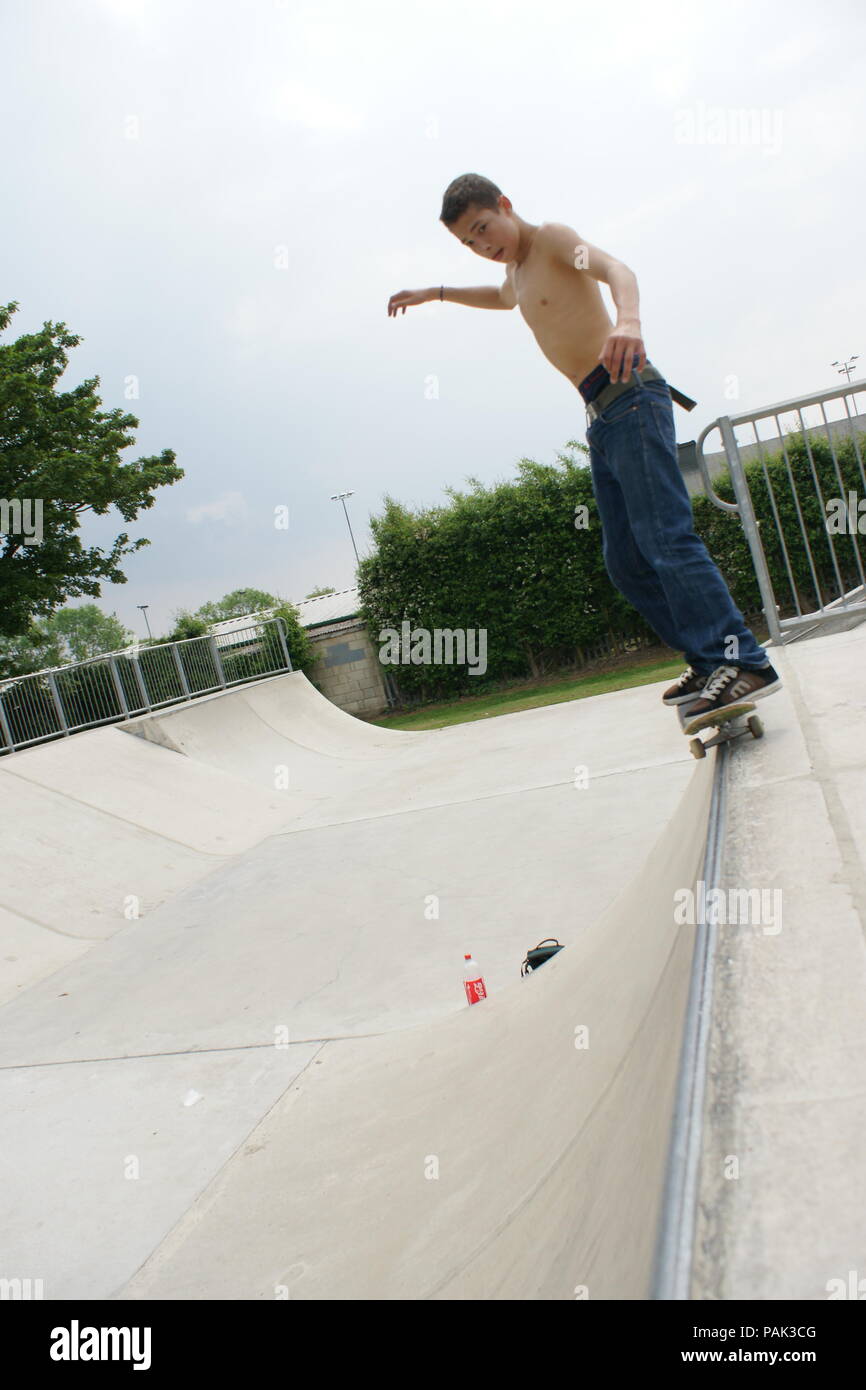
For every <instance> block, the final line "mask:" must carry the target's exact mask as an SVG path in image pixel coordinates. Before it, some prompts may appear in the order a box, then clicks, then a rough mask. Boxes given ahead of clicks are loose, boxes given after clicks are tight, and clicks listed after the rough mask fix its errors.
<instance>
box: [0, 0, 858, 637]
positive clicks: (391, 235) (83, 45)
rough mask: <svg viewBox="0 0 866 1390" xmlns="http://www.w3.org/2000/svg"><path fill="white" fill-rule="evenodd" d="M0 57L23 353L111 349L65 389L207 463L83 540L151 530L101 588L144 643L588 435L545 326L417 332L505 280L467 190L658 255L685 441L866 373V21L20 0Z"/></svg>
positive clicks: (796, 0) (217, 0) (796, 8)
mask: <svg viewBox="0 0 866 1390" xmlns="http://www.w3.org/2000/svg"><path fill="white" fill-rule="evenodd" d="M0 47H2V51H3V53H4V62H3V70H4V72H3V84H2V94H0V103H2V108H3V110H2V115H3V127H4V156H3V167H4V184H5V190H4V191H5V193H6V197H5V198H4V210H3V217H2V224H0V225H2V240H3V251H4V254H3V258H2V279H3V284H2V301H3V302H4V303H5V302H8V301H9V300H13V299H14V300H18V301H19V302H20V305H21V307H20V311H19V313H18V314H17V315H16V317H15V318H14V319H13V324H12V327H11V328H10V330H8V334H13V333H14V334H15V335H16V336H17V335H18V334H20V333H25V332H32V331H35V330H37V329H38V328H39V327H40V326H41V324H42V323H43V321H45V320H46V319H50V320H53V321H55V322H60V321H62V322H65V323H66V324H67V326H68V328H69V330H70V331H71V332H75V333H79V334H81V336H82V337H83V340H84V341H83V343H82V345H81V346H80V347H79V348H77V349H75V350H74V351H73V352H72V354H71V359H70V366H69V369H68V371H67V373H66V376H65V377H64V378H63V381H62V387H63V388H64V389H69V388H71V387H72V386H74V385H75V384H77V383H78V382H80V381H81V380H83V379H84V378H85V377H90V376H98V377H99V378H100V382H101V385H100V393H101V397H102V400H103V403H104V405H105V406H106V408H111V407H116V406H119V407H121V408H123V409H124V410H129V411H131V412H132V414H134V415H136V416H137V417H138V418H139V420H140V422H141V426H140V429H139V431H138V435H137V442H136V445H135V447H134V449H132V450H130V451H128V452H127V454H126V455H125V456H124V461H129V460H131V459H132V458H135V457H139V456H141V455H147V454H153V453H157V452H159V451H160V450H162V449H164V448H172V449H174V450H175V451H176V453H177V456H178V463H179V464H180V466H181V467H182V468H184V469H185V470H186V476H185V478H184V479H183V480H182V481H181V482H180V483H178V484H176V485H175V486H174V487H171V488H164V489H160V490H159V491H158V492H157V494H156V503H155V505H154V507H153V508H151V510H150V511H146V512H143V513H141V515H140V517H139V520H138V521H137V522H134V523H131V524H129V525H128V526H127V525H125V523H124V522H123V520H122V518H120V516H119V514H118V513H116V512H114V511H112V512H111V513H109V514H108V515H107V516H106V517H104V518H90V519H89V520H88V521H87V522H86V525H85V527H84V528H83V532H82V538H83V540H84V541H85V543H87V544H103V545H107V544H109V543H110V541H111V540H112V539H113V538H114V536H115V535H117V534H118V533H119V532H120V531H121V530H123V529H128V531H129V533H130V535H131V537H132V538H136V537H138V536H142V535H143V536H147V537H149V538H150V540H151V545H150V546H149V547H147V548H145V549H143V550H142V551H140V552H139V553H138V554H137V555H135V556H132V557H130V558H129V559H128V560H127V561H126V563H125V572H126V574H127V577H128V583H127V584H125V585H115V586H106V587H104V588H103V592H102V597H101V598H100V599H99V600H98V602H99V603H100V605H101V606H102V607H103V608H104V609H105V610H106V611H108V612H112V611H114V612H116V613H117V615H118V617H119V618H120V619H121V620H122V621H123V622H124V623H126V624H127V625H128V626H130V627H132V628H134V629H135V630H136V631H140V628H141V615H140V614H139V613H138V612H137V610H136V605H137V604H139V603H148V604H150V616H151V623H152V626H153V629H154V631H155V632H157V633H158V632H164V631H166V630H167V629H168V627H169V625H170V623H171V620H172V615H173V614H174V613H175V612H176V611H177V610H178V609H180V608H191V609H194V608H196V607H197V606H198V605H199V604H200V603H202V602H204V601H205V600H207V599H216V598H219V597H220V596H221V595H222V594H224V593H225V592H227V591H229V590H231V589H234V588H239V587H246V586H253V587H256V588H261V589H265V590H268V591H270V592H276V593H279V594H281V595H283V596H285V597H288V598H290V599H293V600H295V601H297V600H299V599H301V598H303V597H304V595H305V594H306V593H307V592H308V591H309V589H311V588H312V587H314V586H316V585H333V586H335V587H336V588H345V587H348V586H349V585H351V584H352V583H353V582H354V555H353V552H352V548H351V543H350V540H349V535H348V531H347V528H346V523H345V520H344V517H343V511H342V507H341V506H340V504H339V503H337V502H333V501H331V500H330V495H331V494H332V493H334V492H337V491H339V490H342V489H352V490H353V492H354V496H353V497H352V498H351V499H350V500H349V504H348V505H349V507H350V515H351V518H352V523H353V526H354V529H355V535H356V540H357V543H358V548H359V551H360V552H361V554H362V555H363V554H364V553H366V552H368V551H369V549H370V545H371V541H370V532H369V518H370V516H371V515H376V514H378V513H379V512H380V510H381V507H382V499H383V497H384V496H385V495H388V494H390V495H392V496H395V497H397V498H398V499H400V500H401V501H403V502H405V503H407V504H409V505H418V506H427V505H437V504H439V503H443V502H446V501H447V499H446V498H445V496H444V494H443V488H444V487H446V486H449V485H451V486H456V487H458V488H459V487H461V486H462V485H463V483H464V481H465V479H466V478H467V476H469V475H475V476H477V477H479V478H481V479H482V480H484V481H486V482H492V481H494V480H496V479H500V478H508V477H510V476H513V472H514V465H515V462H516V461H517V460H518V459H520V458H521V457H524V456H528V457H531V458H535V459H539V460H542V461H548V462H552V461H553V460H554V459H555V457H556V453H557V451H558V450H561V449H562V448H564V446H565V444H566V442H567V441H568V440H569V439H580V440H582V439H583V438H584V435H585V428H584V427H585V415H584V411H583V407H582V403H581V400H580V397H579V396H578V394H577V392H576V391H575V389H574V388H573V387H572V386H571V385H570V383H569V382H568V381H567V380H566V378H565V377H564V376H561V375H560V374H559V373H558V372H557V371H556V370H555V369H554V368H553V367H551V366H550V364H549V363H548V362H547V361H546V360H545V359H544V357H543V356H542V355H541V353H540V351H539V350H538V348H537V346H536V344H535V341H534V339H533V337H532V335H531V333H530V331H529V329H528V328H527V326H526V325H525V323H524V322H523V321H522V319H521V318H520V315H519V313H518V312H514V313H511V314H506V313H489V312H484V311H479V310H474V309H468V308H464V307H462V306H459V305H454V304H444V305H440V304H438V303H436V304H425V305H422V306H420V307H418V308H414V309H409V310H408V311H407V312H406V314H405V315H400V316H399V317H398V318H397V319H389V318H388V316H387V313H386V306H387V302H388V298H389V296H390V295H391V294H392V293H394V292H395V291H397V290H400V289H407V288H413V289H414V288H420V287H424V286H429V285H438V284H440V283H442V282H443V281H444V282H445V283H446V284H451V285H478V284H489V283H495V282H497V281H498V280H499V279H501V278H502V272H501V271H500V270H497V269H496V268H495V267H493V266H490V265H488V264H485V263H483V262H482V261H481V260H480V259H479V258H478V257H476V256H474V255H473V254H472V253H471V252H470V251H468V250H466V249H465V248H462V247H460V245H459V244H458V243H457V241H456V239H455V238H454V237H453V236H452V235H451V234H450V233H449V232H448V231H447V230H446V229H445V228H444V227H443V226H442V225H441V224H440V223H439V221H438V217H439V210H440V207H441V199H442V193H443V191H444V189H445V187H446V186H447V184H448V183H449V182H450V180H451V179H452V178H454V177H455V176H456V175H457V174H460V173H464V172H466V171H469V170H472V171H477V172H480V173H483V174H486V175H487V176H488V177H489V178H492V179H493V180H494V181H495V182H496V183H498V184H499V186H500V187H501V188H502V189H503V191H504V192H505V193H507V194H508V196H509V197H510V198H511V200H512V202H513V204H514V208H515V211H516V212H517V213H519V214H520V215H521V216H522V217H524V218H526V219H527V220H528V221H530V222H533V223H538V222H542V221H548V220H549V221H558V222H565V223H568V224H569V225H570V226H572V227H573V228H574V229H575V230H576V231H577V232H578V234H579V235H581V236H583V237H585V238H586V239H587V240H589V241H591V242H595V243H596V244H597V245H599V246H601V247H603V248H604V249H605V250H606V251H609V252H610V253H612V254H613V255H615V256H618V257H619V258H620V259H622V260H624V261H625V262H626V264H627V265H629V266H631V268H632V269H633V270H634V271H635V273H636V274H637V277H638V282H639V285H640V290H641V310H642V324H643V331H644V340H645V343H646V346H647V350H648V353H649V356H650V357H651V359H652V360H653V361H654V362H655V363H656V364H657V365H658V366H660V367H661V369H662V370H663V371H664V372H665V374H666V376H667V377H668V380H669V381H671V382H672V383H673V384H674V385H677V386H679V387H680V388H681V389H682V390H684V391H685V392H686V393H688V394H689V395H691V396H693V397H695V398H696V399H697V401H698V406H697V409H696V410H694V411H693V412H692V413H691V414H689V415H686V414H685V413H684V412H682V411H681V410H680V409H679V408H676V409H675V416H676V420H677V430H678V436H679V439H680V440H681V441H683V440H687V439H693V438H696V437H697V435H698V434H699V433H700V431H701V430H702V429H703V428H704V427H705V426H706V425H707V424H708V423H709V422H710V421H711V420H713V419H715V418H716V417H717V416H718V415H720V414H725V413H735V412H736V411H737V410H746V409H749V408H751V407H757V406H760V405H763V404H769V403H770V402H773V401H777V400H784V399H787V398H790V397H792V396H796V395H799V394H801V393H805V392H808V391H811V390H818V389H821V388H824V387H829V386H832V385H833V383H834V381H835V380H836V375H835V372H834V369H833V368H832V367H831V366H830V363H831V362H832V361H833V360H834V359H837V358H845V357H847V356H849V355H850V354H853V353H860V354H861V355H862V357H863V362H864V363H866V340H864V331H863V329H864V312H863V311H864V298H866V295H864V289H866V277H864V269H863V264H864V263H863V257H862V237H863V230H862V229H863V225H864V191H863V189H864V181H863V178H862V169H863V134H862V132H863V129H864V115H866V110H864V108H866V85H864V83H863V78H862V54H863V52H864V48H866V10H864V7H863V5H862V3H860V0H829V2H828V3H826V4H824V5H822V6H815V5H814V4H813V3H804V0H764V3H762V4H760V5H755V4H754V3H752V0H733V3H726V4H724V5H720V4H718V3H715V2H714V3H708V0H687V2H686V3H674V2H673V0H653V3H652V4H645V3H640V4H638V3H634V0H622V3H620V4H618V5H609V6H600V5H598V4H597V3H593V4H589V3H583V0H535V2H534V3H533V4H526V3H519V4H518V3H514V0H495V3H494V2H493V0H490V2H489V3H488V0H475V3H473V4H466V3H465V0H438V3H436V4H429V3H413V0H372V2H370V0H336V2H335V3H330V2H329V0H317V3H315V4H304V3H302V2H301V0H243V3H241V0H234V2H232V0H4V3H3V5H2V7H0ZM605 293H607V291H605ZM8 334H7V337H8ZM857 374H858V376H859V375H863V374H864V373H863V372H862V371H858V373H857ZM130 392H133V393H135V392H137V395H130ZM279 507H288V509H289V518H290V525H289V527H288V529H287V530H285V529H277V528H276V527H275V525H274V511H275V508H279ZM80 601H87V600H76V602H80Z"/></svg>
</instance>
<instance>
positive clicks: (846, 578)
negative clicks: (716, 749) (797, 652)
mask: <svg viewBox="0 0 866 1390" xmlns="http://www.w3.org/2000/svg"><path fill="white" fill-rule="evenodd" d="M864 392H866V381H856V382H849V383H848V384H847V385H846V386H836V387H833V388H832V389H831V390H829V391H817V392H815V393H813V394H812V395H810V396H799V397H796V398H795V399H793V400H789V401H782V402H780V403H779V404H778V405H771V406H767V407H765V408H764V409H761V410H753V411H748V412H746V413H744V414H742V415H730V416H728V415H726V416H722V417H721V418H720V419H718V420H715V421H713V423H712V424H711V425H708V426H707V428H706V429H705V430H704V431H703V433H702V434H701V435H700V437H699V439H698V441H697V445H696V455H697V463H698V467H699V469H700V472H701V477H702V478H703V482H704V488H705V491H706V494H707V496H708V497H709V498H710V499H711V501H712V502H714V503H715V505H716V506H717V507H720V508H721V509H722V511H725V512H729V513H733V514H735V515H737V516H738V517H739V518H740V521H741V522H742V525H743V528H744V531H745V533H746V538H747V540H748V543H749V549H750V551H751V555H752V562H753V564H754V567H755V573H756V576H757V580H758V586H759V588H760V592H761V600H762V603H763V606H764V613H765V616H766V619H767V626H768V628H769V631H770V636H771V637H772V639H773V641H774V642H777V643H783V642H785V641H786V640H787V641H790V640H792V639H793V638H795V637H798V636H802V635H803V634H804V632H805V631H806V630H807V629H810V628H820V627H821V626H822V625H826V624H827V623H829V622H830V621H831V620H834V619H837V618H838V617H839V616H840V614H847V613H849V612H856V611H859V610H866V575H864V561H866V471H864V465H863V444H864V437H863V435H862V433H859V434H858V431H857V430H856V429H855V427H854V418H855V417H856V415H857V413H858V412H857V410H856V409H854V410H853V412H852V410H851V408H850V406H853V405H856V402H855V401H854V399H853V398H854V396H855V395H856V394H857V393H864ZM834 406H835V407H836V415H837V418H835V419H833V420H829V419H828V417H827V408H828V407H830V408H831V409H832V408H833V407H834ZM819 411H820V419H817V418H815V417H816V416H817V412H819ZM810 412H811V415H812V421H811V422H810V421H809V419H808V418H807V417H808V415H809V413H810ZM840 412H841V413H840ZM767 421H772V422H773V423H774V425H775V429H776V434H775V436H774V437H771V438H764V439H762V438H761V437H760V436H759V432H758V425H759V423H760V422H767ZM783 425H784V428H783ZM748 427H751V433H752V435H753V438H751V439H747V440H743V439H740V440H738V439H737V435H736V433H735V431H736V430H742V431H744V432H746V433H747V431H748ZM714 430H718V431H719V432H720V434H721V437H722V443H723V445H724V450H725V455H726V458H727V462H728V467H729V469H730V477H731V485H732V488H733V492H734V497H735V499H736V500H735V501H734V502H730V501H726V500H725V499H724V498H722V497H719V495H718V494H717V493H716V491H715V488H714V486H713V482H712V480H711V479H710V475H709V470H708V467H707V462H706V459H705V457H704V452H703V446H704V440H705V439H706V438H707V436H708V435H710V434H711V433H712V432H713V431H714ZM741 451H742V452H741ZM745 453H748V454H749V455H751V459H750V460H748V461H746V460H744V458H743V456H742V455H743V454H745ZM717 481H718V480H717ZM785 614H786V615H787V616H783V615H785ZM864 616H866V613H864Z"/></svg>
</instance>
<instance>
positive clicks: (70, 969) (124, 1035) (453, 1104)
mask: <svg viewBox="0 0 866 1390" xmlns="http://www.w3.org/2000/svg"><path fill="white" fill-rule="evenodd" d="M849 641H850V635H849ZM813 645H816V646H817V645H818V644H813ZM859 651H860V654H861V655H862V652H863V647H862V643H861V646H860V649H859ZM785 655H786V656H787V654H785ZM662 688H663V687H662V686H644V687H640V688H635V689H631V690H626V691H622V692H619V693H617V694H614V695H606V696H600V697H595V698H592V699H587V700H581V701H576V702H569V703H565V704H559V705H553V706H548V707H544V708H539V709H535V710H529V711H525V712H523V713H518V714H511V715H505V716H500V717H497V718H493V719H490V720H487V721H483V722H477V723H470V724H463V725H459V726H454V727H450V728H445V729H440V730H434V731H430V732H423V733H404V732H396V731H388V730H383V729H381V728H379V727H377V726H372V725H368V724H365V723H363V722H362V721H359V720H356V719H353V718H351V717H350V716H348V715H346V714H344V713H343V712H341V711H340V710H338V709H337V708H336V707H335V706H333V705H332V704H330V702H329V701H327V700H326V699H324V697H322V696H321V695H320V694H319V693H318V692H317V691H316V690H315V689H314V688H313V687H312V686H311V685H310V684H309V682H308V681H307V680H306V678H305V677H304V676H303V675H302V674H300V673H292V674H289V675H281V676H278V677H274V678H272V679H269V680H264V681H260V682H257V683H255V684H252V685H249V686H246V687H240V688H236V689H234V690H231V691H228V692H226V693H223V694H220V695H217V696H211V697H204V698H201V699H197V700H193V701H190V702H188V703H185V704H182V705H178V706H174V707H171V708H169V709H166V710H164V711H162V712H157V713H153V714H152V715H149V716H148V717H146V718H139V719H136V720H132V721H129V722H127V723H125V724H118V725H113V726H110V727H105V728H100V729H94V730H91V731H89V732H86V733H81V734H78V735H75V736H72V737H70V738H66V739H62V740H58V741H55V742H53V743H50V744H46V745H42V746H39V747H34V748H31V749H29V750H24V751H21V752H18V753H15V754H12V755H10V756H8V757H6V758H4V759H2V760H0V818H2V831H3V844H4V870H3V879H4V883H3V892H2V908H0V932H2V944H3V950H2V953H0V955H2V961H3V969H4V973H3V984H2V996H0V1001H2V1002H0V1063H2V1070H0V1085H2V1090H3V1096H2V1103H3V1109H4V1113H5V1115H6V1119H7V1125H6V1128H7V1136H8V1138H7V1143H6V1144H5V1145H4V1160H3V1166H4V1172H3V1185H2V1197H0V1203H2V1208H3V1211H2V1224H3V1230H4V1232H5V1240H4V1249H3V1254H2V1264H3V1267H2V1268H0V1276H3V1277H5V1278H15V1277H17V1278H25V1277H29V1278H41V1279H42V1280H43V1284H44V1296H45V1297H46V1298H83V1299H100V1298H120V1299H181V1300H183V1299H190V1300H194V1299H206V1298H216V1299H260V1300H273V1299H275V1298H280V1297H290V1298H291V1299H293V1300H296V1299H413V1300H414V1299H480V1300H486V1299H507V1298H511V1299H575V1298H583V1297H589V1298H591V1299H599V1298H601V1299H642V1298H647V1297H650V1296H653V1290H654V1287H655V1285H654V1279H656V1278H657V1268H658V1260H659V1251H660V1250H661V1249H663V1246H664V1240H665V1237H666V1223H669V1222H670V1220H671V1212H672V1210H673V1209H674V1208H675V1207H676V1204H677V1202H678V1201H679V1200H680V1197H679V1195H678V1193H677V1192H675V1191H673V1192H672V1189H671V1172H672V1167H671V1164H672V1151H673V1149H674V1148H675V1147H676V1142H677V1140H676V1133H677V1129H676V1124H675V1110H676V1109H677V1108H678V1107H679V1106H680V1105H681V1101H682V1085H683V1075H682V1060H683V1038H684V1029H685V1027H686V1021H687V1016H688V1011H689V999H690V995H691V997H692V998H693V993H694V983H693V973H694V972H693V965H694V962H693V957H694V954H695V941H696V929H695V927H694V926H683V925H678V924H677V922H676V920H675V914H674V898H675V894H676V893H677V892H678V891H680V890H683V889H690V888H693V887H694V886H695V884H696V883H697V881H698V880H699V878H700V875H701V874H702V872H704V866H705V864H706V862H707V831H708V824H709V820H710V811H711V805H712V802H713V798H714V796H715V795H716V794H717V793H716V790H715V784H716V778H715V772H714V768H715V763H716V759H715V756H713V757H710V758H707V759H706V760H704V761H703V762H697V763H696V762H693V760H692V759H691V757H690V756H689V753H688V748H687V746H686V742H685V740H684V739H683V737H682V735H681V733H680V730H679V727H678V723H677V720H676V718H675V717H674V715H673V714H672V713H671V712H669V711H666V710H664V709H663V707H662V706H661V705H660V703H659V694H660V692H661V689H662ZM860 688H862V686H861V687H860ZM787 698H788V697H787V694H786V692H782V693H781V694H780V695H779V696H778V697H774V699H773V715H774V716H775V715H776V714H777V713H778V716H779V718H778V719H777V720H776V725H775V732H776V736H777V739H778V738H779V737H780V736H781V737H783V739H784V737H787V738H788V752H790V750H791V748H792V747H793V746H794V743H796V740H797V738H799V737H800V731H799V724H798V720H797V715H796V711H795V710H794V709H793V707H792V706H791V705H790V703H789V704H785V699H787ZM776 700H778V701H779V705H778V711H777V709H776V705H775V702H776ZM770 704H771V702H770V701H768V702H767V705H768V714H769V706H770ZM767 723H768V725H769V726H770V728H768V736H767V738H765V739H764V740H763V741H762V744H761V745H758V744H755V745H754V747H750V748H749V749H748V750H745V749H744V750H743V752H742V754H741V753H737V754H735V755H733V756H734V758H741V760H742V761H747V760H748V758H747V754H748V755H752V758H753V759H754V761H753V763H752V769H753V772H754V771H755V769H756V768H757V767H758V762H757V760H759V759H763V760H764V762H763V763H762V764H761V766H762V767H763V769H764V775H765V776H766V775H767V769H768V768H769V767H770V765H771V764H770V763H768V762H767V759H768V758H769V757H771V755H772V744H773V739H772V737H771V728H772V723H771V721H770V720H769V718H768V720H767ZM780 726H781V727H782V728H784V729H787V734H785V735H780ZM749 742H750V743H751V741H749ZM547 936H555V937H558V938H559V940H560V941H562V942H564V943H565V949H564V950H562V951H561V952H559V954H558V955H556V956H555V957H554V958H553V959H552V960H550V961H549V962H548V963H547V964H546V965H545V966H543V968H541V969H540V970H538V971H537V972H536V973H534V974H532V975H530V976H528V977H527V978H521V977H520V964H521V961H522V960H523V957H524V956H525V954H526V951H527V949H528V948H530V947H531V946H533V945H535V944H536V942H537V941H539V940H540V939H541V938H543V937H547ZM861 945H862V942H861ZM466 951H472V953H473V955H474V956H475V958H476V959H477V960H478V961H479V963H480V964H481V966H482V969H483V972H484V975H485V979H486V983H487V988H488V991H489V997H488V998H487V999H486V1000H484V1001H483V1002H482V1003H480V1004H479V1005H477V1006H475V1007H472V1008H469V1007H467V1005H466V1001H465V996H464V994H463V990H462V962H463V954H464V952H466ZM852 1123H853V1120H852ZM693 1197H694V1200H695V1201H696V1200H697V1192H695V1193H694V1194H693ZM845 1238H847V1237H845V1236H844V1234H841V1233H840V1240H843V1239H845ZM682 1296H689V1295H688V1293H686V1294H683V1295H682ZM692 1296H694V1294H692ZM723 1296H730V1295H723ZM766 1296H771V1297H772V1296H774V1295H772V1294H770V1295H766ZM801 1296H803V1295H801ZM807 1296H808V1295H807Z"/></svg>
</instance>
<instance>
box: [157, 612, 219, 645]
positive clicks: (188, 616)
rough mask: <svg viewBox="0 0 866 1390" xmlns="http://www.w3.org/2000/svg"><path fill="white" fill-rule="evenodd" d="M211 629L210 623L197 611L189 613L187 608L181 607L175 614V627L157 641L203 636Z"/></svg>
mask: <svg viewBox="0 0 866 1390" xmlns="http://www.w3.org/2000/svg"><path fill="white" fill-rule="evenodd" d="M208 629H209V624H208V623H207V622H206V621H205V619H204V618H200V617H198V616H197V615H196V614H195V613H189V612H187V610H186V609H185V608H181V609H180V610H179V611H178V612H177V613H175V615H174V627H173V628H172V630H171V632H170V633H169V634H168V636H166V637H159V638H157V639H156V641H157V642H182V641H183V640H184V638H186V637H203V636H204V635H205V633H206V632H207V631H208Z"/></svg>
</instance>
